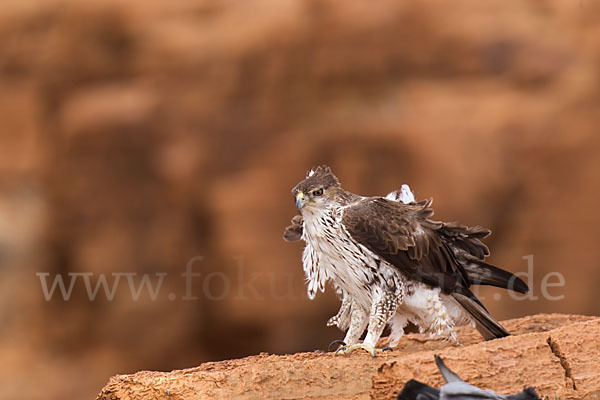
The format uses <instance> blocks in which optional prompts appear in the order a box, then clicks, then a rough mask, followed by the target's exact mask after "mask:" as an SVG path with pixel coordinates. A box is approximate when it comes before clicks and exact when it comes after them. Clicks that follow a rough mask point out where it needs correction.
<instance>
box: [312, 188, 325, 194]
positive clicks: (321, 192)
mask: <svg viewBox="0 0 600 400" xmlns="http://www.w3.org/2000/svg"><path fill="white" fill-rule="evenodd" d="M312 194H313V196H322V195H323V188H321V189H317V190H313V192H312Z"/></svg>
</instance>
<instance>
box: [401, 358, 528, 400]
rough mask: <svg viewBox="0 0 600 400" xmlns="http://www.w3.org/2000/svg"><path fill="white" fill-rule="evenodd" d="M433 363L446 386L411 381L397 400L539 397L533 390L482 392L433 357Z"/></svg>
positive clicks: (439, 359)
mask: <svg viewBox="0 0 600 400" xmlns="http://www.w3.org/2000/svg"><path fill="white" fill-rule="evenodd" d="M435 363H436V365H437V367H438V369H439V370H440V373H441V374H442V376H443V377H444V380H445V381H446V384H445V385H444V386H442V387H441V388H440V389H436V388H433V387H431V386H429V385H426V384H424V383H421V382H419V381H416V380H414V379H411V380H410V381H408V382H407V383H406V385H404V388H403V389H402V392H400V394H399V395H398V398H397V399H398V400H450V399H454V400H456V399H461V400H485V399H489V400H539V396H538V394H537V392H536V391H535V389H534V388H532V387H528V388H525V390H523V391H522V392H520V393H517V394H510V395H506V396H504V395H500V394H497V393H495V392H493V391H491V390H489V389H486V390H483V389H479V388H478V387H476V386H473V385H469V384H468V383H466V382H465V381H463V380H462V379H460V377H459V376H458V375H456V374H455V373H454V372H452V371H451V370H450V369H449V368H448V367H447V366H446V364H444V360H442V359H441V357H439V356H437V355H436V356H435Z"/></svg>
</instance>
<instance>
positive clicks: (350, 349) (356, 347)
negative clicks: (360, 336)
mask: <svg viewBox="0 0 600 400" xmlns="http://www.w3.org/2000/svg"><path fill="white" fill-rule="evenodd" d="M359 349H362V350H364V351H366V352H367V353H369V354H371V355H372V356H373V357H375V356H376V355H377V354H379V353H382V352H384V351H392V348H391V347H384V348H382V349H378V348H376V347H375V346H373V345H370V344H368V343H359V344H353V345H352V346H342V347H340V348H339V349H337V350H336V352H335V354H343V355H348V354H350V353H353V352H355V351H356V350H359Z"/></svg>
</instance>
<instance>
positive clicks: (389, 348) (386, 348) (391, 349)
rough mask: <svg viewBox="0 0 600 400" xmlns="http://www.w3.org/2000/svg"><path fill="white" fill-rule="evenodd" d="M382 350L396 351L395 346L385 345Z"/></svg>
mask: <svg viewBox="0 0 600 400" xmlns="http://www.w3.org/2000/svg"><path fill="white" fill-rule="evenodd" d="M381 351H382V352H383V351H394V349H393V348H391V347H390V346H385V347H383V348H382V349H381Z"/></svg>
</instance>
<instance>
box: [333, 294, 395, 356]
mask: <svg viewBox="0 0 600 400" xmlns="http://www.w3.org/2000/svg"><path fill="white" fill-rule="evenodd" d="M400 299H401V297H400V298H399V296H398V295H397V294H394V293H390V292H385V293H383V294H382V295H379V296H378V300H376V301H374V302H373V304H372V305H371V315H370V317H369V328H368V330H367V336H366V337H365V340H364V341H363V342H362V343H360V344H349V343H348V342H346V346H344V347H342V348H340V349H338V351H337V352H336V353H341V354H350V353H352V352H353V351H355V350H358V349H363V350H365V351H367V352H369V353H371V355H372V356H373V357H375V355H376V354H377V353H380V352H382V351H384V350H388V349H389V348H384V349H378V348H376V347H375V346H376V345H377V341H378V340H379V338H380V337H381V334H382V333H383V329H384V328H385V326H386V325H387V323H388V322H389V321H390V319H391V318H392V317H393V316H394V314H395V313H396V310H397V308H398V305H399V303H400Z"/></svg>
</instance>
